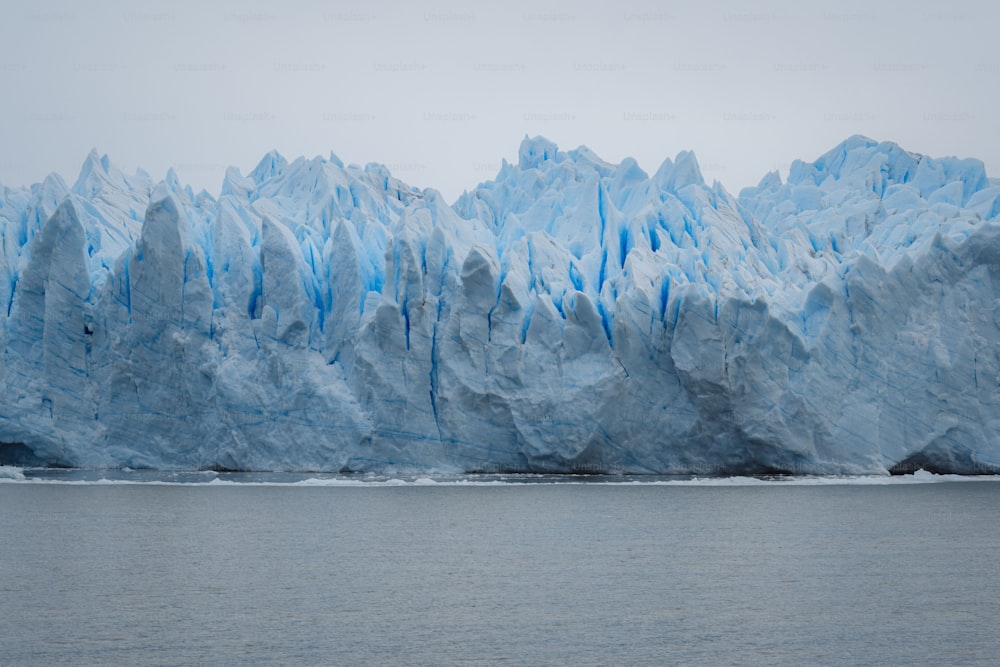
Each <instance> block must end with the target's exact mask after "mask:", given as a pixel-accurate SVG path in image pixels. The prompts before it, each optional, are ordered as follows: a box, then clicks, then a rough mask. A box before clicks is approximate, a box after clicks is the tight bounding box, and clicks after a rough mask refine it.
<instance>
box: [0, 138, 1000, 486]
mask: <svg viewBox="0 0 1000 667" xmlns="http://www.w3.org/2000/svg"><path fill="white" fill-rule="evenodd" d="M0 248H2V252H0V304H2V306H3V308H0V342H2V345H3V354H2V355H0V383H2V386H3V387H4V397H3V400H2V401H0V464H6V465H10V466H31V465H48V466H71V467H86V468H110V467H128V468H133V469H134V468H152V469H164V470H169V469H174V470H176V469H215V470H296V471H312V470H315V471H387V470H388V471H392V470H409V471H434V470H439V471H452V472H477V471H482V472H508V471H509V472H544V473H572V472H576V473H654V474H696V475H712V474H718V475H723V474H744V475H745V474H781V473H794V474H888V473H890V472H912V471H914V470H917V469H920V468H923V469H926V470H930V471H932V472H939V473H961V474H968V473H994V472H997V471H1000V303H998V301H997V294H998V293H1000V289H998V287H1000V181H998V180H997V179H992V178H989V177H988V176H987V174H986V171H985V169H984V167H983V164H982V163H981V162H980V161H977V160H974V159H957V158H932V157H928V156H922V155H918V154H914V153H910V152H907V151H905V150H903V149H902V148H900V147H899V146H897V145H895V144H893V143H890V142H877V141H874V140H871V139H868V138H866V137H861V136H854V137H850V138H849V139H847V140H846V141H844V142H843V143H841V144H840V145H838V146H836V147H835V148H833V149H832V150H831V151H829V152H828V153H826V154H824V155H822V156H820V157H819V158H818V159H817V160H815V161H814V162H811V163H807V162H801V161H797V162H795V163H793V164H792V166H791V169H790V172H789V175H788V178H787V180H786V181H785V182H783V181H782V179H781V178H780V176H779V175H778V174H777V173H770V174H767V175H766V176H764V178H763V179H761V181H760V183H759V184H758V185H757V186H755V187H750V188H745V189H744V190H743V191H742V192H740V193H739V195H738V196H733V195H732V194H730V193H729V192H727V191H726V190H725V189H724V188H723V187H722V186H721V185H720V184H719V183H713V184H707V183H706V182H705V180H704V178H703V177H702V174H701V171H700V169H699V166H698V162H697V159H696V158H695V156H694V154H692V153H690V152H681V153H680V154H678V155H677V156H676V157H675V158H674V159H673V160H670V159H668V160H666V161H665V162H664V163H663V164H662V166H660V168H659V169H658V170H657V171H656V172H655V173H654V174H652V175H650V174H647V173H646V172H644V171H643V170H642V169H641V168H640V167H639V166H638V164H636V162H635V161H634V160H631V159H626V160H625V161H623V162H622V163H621V164H609V163H607V162H605V161H603V160H602V159H601V158H600V157H598V156H597V155H595V154H594V153H593V152H592V151H590V150H589V149H587V148H585V147H580V148H577V149H576V150H568V151H563V150H560V149H559V148H558V147H557V146H556V145H555V144H553V143H552V142H550V141H548V140H546V139H544V138H541V137H536V138H525V140H524V141H523V142H522V144H521V147H520V150H519V153H518V161H517V164H510V163H508V162H506V161H504V162H503V163H502V166H501V168H500V170H499V173H498V174H497V175H496V177H495V178H494V179H493V180H490V181H487V182H484V183H482V184H480V185H479V186H477V187H476V188H475V189H473V190H472V191H469V192H466V193H464V194H463V195H462V196H461V197H460V198H459V199H458V200H457V201H456V202H454V204H452V205H450V206H449V205H448V203H447V202H446V201H445V200H444V199H443V198H442V196H441V195H440V194H439V193H438V192H436V191H435V190H433V189H424V190H421V189H417V188H414V187H411V186H409V185H407V184H405V183H403V182H402V181H400V180H399V179H397V178H395V177H394V176H392V174H391V173H390V172H389V170H388V169H386V168H385V167H383V166H380V165H377V164H368V165H365V166H364V167H361V166H358V165H348V166H344V164H343V163H342V162H341V161H340V160H339V159H338V158H337V157H336V156H335V155H333V154H331V155H330V156H329V157H327V158H322V157H317V158H314V159H306V158H298V159H296V160H294V161H291V162H289V161H287V160H286V159H285V158H283V157H282V156H281V155H279V154H278V153H276V152H272V153H270V154H268V155H266V156H265V157H264V158H263V160H261V162H260V164H259V165H258V166H257V167H256V168H255V169H254V170H253V171H252V172H251V173H250V174H248V175H246V176H244V175H242V174H241V173H240V171H239V170H237V169H235V168H230V169H229V170H227V172H226V175H225V178H224V181H223V183H222V187H221V190H220V194H219V195H218V197H214V196H212V195H210V194H209V193H207V192H204V191H202V192H198V193H195V192H194V191H193V190H192V189H191V188H190V187H187V186H184V185H182V184H181V182H180V179H179V177H178V175H177V174H175V173H174V172H173V171H171V172H168V174H167V177H166V179H165V180H164V181H162V182H155V181H154V180H153V179H152V178H151V177H150V176H149V175H148V174H146V173H145V172H143V171H138V172H137V173H135V174H125V173H123V172H121V171H119V170H118V169H117V168H116V167H114V165H113V164H111V162H110V161H109V159H108V158H107V157H106V156H100V155H99V154H98V153H96V152H92V153H91V154H90V155H89V156H88V157H87V159H86V161H85V162H84V165H83V169H82V170H81V173H80V176H79V178H78V179H77V181H76V182H75V183H74V184H73V185H72V186H69V185H67V183H66V182H65V181H63V180H62V179H61V178H60V177H59V176H56V175H53V176H50V177H48V178H47V179H46V180H45V181H44V182H42V183H40V184H35V185H32V186H30V187H19V188H9V187H5V186H2V185H0Z"/></svg>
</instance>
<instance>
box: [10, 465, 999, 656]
mask: <svg viewBox="0 0 1000 667" xmlns="http://www.w3.org/2000/svg"><path fill="white" fill-rule="evenodd" d="M28 476H29V478H30V477H31V476H32V475H31V474H29V475H28ZM35 476H36V477H39V478H42V479H47V480H48V481H50V482H52V483H43V482H40V481H39V480H38V479H36V480H35V481H31V480H30V479H29V480H28V481H15V482H7V483H0V519H2V523H0V526H2V527H0V664H12V665H48V664H53V663H63V664H77V665H86V664H94V665H96V664H171V665H173V664H240V665H243V664H262V663H266V664H275V663H278V664H281V663H284V664H338V665H353V664H415V665H425V664H426V665H503V664H510V665H521V664H531V665H567V664H574V665H609V664H615V665H617V664H623V665H624V664H628V665H663V664H711V665H725V664H769V665H801V664H858V665H861V664H950V665H961V664H990V663H996V661H997V660H998V659H1000V637H998V635H997V633H996V629H995V623H996V619H997V618H1000V576H998V574H1000V573H998V566H997V562H998V560H997V554H998V553H1000V528H998V526H997V521H996V517H997V516H1000V485H998V484H997V483H996V481H984V482H961V483H959V482H955V483H952V482H943V483H927V484H916V483H909V484H906V483H885V481H886V480H882V481H881V482H882V483H869V484H864V483H863V482H864V481H865V480H857V481H855V482H854V483H850V484H845V483H843V481H842V480H839V481H837V483H832V484H831V483H821V481H820V482H818V481H815V480H812V481H800V482H799V483H797V484H796V483H792V484H789V483H786V482H763V483H762V482H756V481H753V480H743V481H737V482H727V483H720V482H715V483H713V485H706V484H705V483H704V482H697V481H690V482H683V481H681V482H671V481H663V482H664V483H661V484H628V483H625V484H594V483H569V484H567V483H552V481H551V480H548V481H543V483H536V482H535V481H534V480H532V479H530V478H516V477H515V478H506V479H501V478H492V479H486V480H484V481H485V482H486V483H469V482H470V479H469V478H448V479H443V480H442V479H439V480H436V481H438V482H448V483H437V484H433V483H431V480H419V479H411V478H403V479H401V480H389V479H360V480H359V479H350V480H343V479H336V478H325V479H324V478H315V479H312V480H310V481H308V483H302V482H303V481H305V479H306V478H307V477H309V476H299V477H296V478H289V477H287V476H286V477H282V476H273V475H272V476H238V475H235V476H220V477H215V476H211V477H210V479H211V480H215V483H213V484H206V483H200V484H199V483H195V482H198V481H199V480H201V481H202V482H204V481H205V479H206V478H205V476H204V475H200V474H194V473H192V474H188V475H180V476H169V475H162V474H160V475H159V478H158V479H153V477H155V476H151V475H148V474H147V475H141V474H137V475H133V476H131V477H130V476H129V475H128V474H124V473H123V474H120V475H118V476H117V477H113V478H112V479H114V480H116V482H113V483H94V480H96V479H99V478H102V477H103V478H107V477H108V474H106V473H104V474H99V473H45V474H42V473H38V474H37V475H35ZM220 479H221V480H223V481H229V482H236V483H229V484H220V483H218V481H219V480H220ZM474 479H481V478H474ZM53 480H63V481H53ZM88 480H89V481H88ZM73 481H75V482H77V483H71V482H73ZM129 481H131V482H140V483H123V482H129ZM154 481H159V482H174V483H167V484H164V483H159V484H157V483H151V482H154ZM577 481H586V480H585V479H584V478H578V479H577ZM626 481H629V480H626ZM631 481H634V480H631ZM241 482H242V483H241ZM245 482H253V483H245ZM296 482H298V483H297V484H296ZM720 484H721V485H720Z"/></svg>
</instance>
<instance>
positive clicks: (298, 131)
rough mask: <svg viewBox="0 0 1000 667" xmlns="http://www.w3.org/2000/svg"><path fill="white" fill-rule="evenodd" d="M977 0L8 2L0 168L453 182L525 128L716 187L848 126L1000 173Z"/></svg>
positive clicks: (13, 181)
mask: <svg viewBox="0 0 1000 667" xmlns="http://www.w3.org/2000/svg"><path fill="white" fill-rule="evenodd" d="M998 26H1000V3H994V2H986V1H985V0H983V1H980V2H969V1H967V0H953V1H950V2H947V3H943V2H929V1H915V2H914V1H905V2H904V1H888V2H886V1H882V2H878V3H871V2H868V1H856V0H852V1H849V2H809V3H803V2H760V1H757V2H754V1H750V2H740V1H738V0H732V1H727V2H691V1H689V2H685V3H664V2H642V1H634V2H630V1H629V0H625V1H624V2H620V3H613V2H607V3H593V2H549V1H546V0H532V1H527V2H525V1H522V0H513V1H506V2H497V3H492V4H491V5H490V6H479V5H476V4H474V3H469V2H448V1H446V0H442V1H437V0H418V1H416V2H403V1H397V2H384V1H382V2H380V1H373V2H352V3H335V2H334V3H331V2H302V1H295V0H282V1H281V2H261V1H258V0H239V1H238V2H233V1H231V0H226V1H224V2H205V1H198V2H193V1H191V0H171V1H170V2H162V3H159V2H142V3H139V2H115V1H112V0H88V2H78V1H72V2H70V1H63V0H31V1H30V2H27V1H22V0H14V1H13V2H11V1H10V0H8V2H7V3H6V8H5V11H4V20H3V38H2V39H0V83H2V90H3V93H2V97H0V99H2V100H3V102H2V104H0V183H3V184H4V185H8V186H16V185H24V184H28V183H32V182H36V181H40V180H41V179H42V178H44V176H45V175H46V174H47V173H49V172H51V171H56V172H58V173H60V174H62V175H63V176H64V177H65V178H66V179H67V180H68V181H69V182H70V183H72V182H73V180H75V178H76V175H77V173H78V172H79V169H80V165H81V163H82V162H83V159H84V158H85V157H86V154H87V152H88V151H89V150H90V149H91V148H97V149H98V151H100V152H101V153H107V154H109V156H110V157H111V160H112V162H114V163H115V164H117V165H118V166H119V167H120V168H122V169H124V170H126V171H129V172H131V171H133V170H134V169H135V168H136V167H137V166H142V167H143V168H144V169H146V170H147V171H149V172H150V173H151V174H152V175H153V176H154V177H155V178H158V179H159V178H163V176H164V175H165V173H166V170H167V168H168V167H169V166H174V167H176V169H177V171H178V174H179V176H180V178H181V180H182V181H183V182H187V183H190V184H192V186H193V187H194V188H195V189H196V190H198V189H200V188H205V189H207V190H208V191H209V192H211V193H212V194H217V193H218V190H219V187H220V185H221V182H222V175H223V172H224V170H225V166H226V165H230V164H232V165H236V166H237V167H239V168H240V169H241V170H242V172H243V173H244V174H246V173H247V172H248V171H249V170H250V169H252V168H253V166H254V165H255V164H256V163H257V162H258V161H259V160H260V158H261V157H262V156H263V154H264V153H266V152H267V151H268V150H271V149H272V148H273V149H277V150H278V151H279V152H281V153H282V154H283V155H284V156H285V157H287V158H289V159H291V158H294V157H297V156H299V155H305V156H308V157H312V156H315V155H327V154H328V153H329V152H330V151H331V150H332V151H334V152H335V153H336V154H337V155H338V156H339V157H340V158H341V159H342V160H343V161H344V162H345V163H349V162H355V163H359V164H364V163H366V162H381V163H383V164H386V165H387V166H388V167H389V168H390V169H391V170H392V172H393V173H394V174H395V175H396V176H398V177H400V178H401V179H403V180H404V181H406V182H408V183H410V184H412V185H416V186H419V187H434V188H437V189H438V190H440V191H441V192H443V193H444V195H445V196H446V198H447V199H448V200H449V201H453V200H454V199H455V198H456V197H457V196H458V195H459V194H460V193H461V192H462V191H463V190H465V189H470V188H472V187H474V186H475V185H476V184H477V183H479V182H481V181H483V180H487V179H490V178H492V177H493V176H494V175H495V174H496V172H497V170H498V168H499V166H500V159H501V158H506V159H508V160H511V161H515V160H516V158H517V148H518V145H519V143H520V141H521V139H522V138H523V137H524V135H525V134H529V135H536V134H541V135H544V136H546V137H548V138H550V139H552V140H553V141H555V142H556V143H558V144H559V146H560V147H561V148H563V149H570V148H575V147H577V146H579V145H581V144H585V145H587V146H589V147H590V148H591V149H593V150H594V151H595V152H597V153H598V154H599V155H600V156H602V157H603V158H604V159H605V160H608V161H613V162H619V161H621V160H622V159H623V158H624V157H626V156H632V157H634V158H636V159H637V160H638V162H639V164H640V165H641V166H642V167H643V168H644V169H646V170H647V171H650V172H652V171H655V170H656V168H657V167H658V166H659V164H660V163H661V162H662V160H663V159H664V158H665V157H673V156H674V155H676V153H677V152H678V151H680V150H685V149H691V150H694V151H695V153H696V155H697V156H698V159H699V161H700V163H701V166H702V171H703V172H704V174H705V177H706V179H708V180H709V181H711V180H712V179H713V178H714V179H718V180H720V181H722V183H723V184H724V185H725V186H726V187H727V189H729V190H730V191H732V192H733V193H736V192H738V191H739V189H740V188H742V187H744V186H747V185H753V184H755V183H756V182H757V181H758V180H759V179H760V177H761V176H763V175H764V174H765V173H766V172H767V171H769V170H772V169H779V170H780V171H781V173H782V177H784V176H785V175H786V174H787V169H788V165H789V163H790V162H791V160H792V159H794V158H802V159H806V160H813V159H815V158H816V157H817V156H819V155H820V154H821V153H823V152H825V151H826V150H828V149H829V148H831V147H833V146H834V145H836V144H837V143H838V142H840V141H841V140H843V139H845V138H846V137H847V136H849V135H851V134H856V133H860V134H866V135H868V136H871V137H873V138H876V139H879V140H889V141H895V142H897V143H899V144H901V145H902V146H903V147H904V148H906V149H908V150H911V151H915V152H920V153H925V154H930V155H935V156H946V155H958V156H961V157H977V158H980V159H982V160H983V161H984V162H985V163H986V167H987V171H988V173H989V174H990V175H991V176H994V177H996V176H1000V140H998V137H1000V132H998V120H997V118H998V115H997V108H998V102H1000V51H998V50H997V48H996V39H997V38H996V34H997V28H998Z"/></svg>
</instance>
